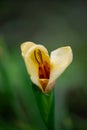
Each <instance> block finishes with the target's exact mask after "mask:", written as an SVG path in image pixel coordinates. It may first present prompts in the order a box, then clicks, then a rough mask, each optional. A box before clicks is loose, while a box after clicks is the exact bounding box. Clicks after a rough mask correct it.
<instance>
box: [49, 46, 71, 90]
mask: <svg viewBox="0 0 87 130" xmlns="http://www.w3.org/2000/svg"><path fill="white" fill-rule="evenodd" d="M72 58H73V55H72V50H71V47H69V46H66V47H61V48H58V49H56V50H54V51H52V52H51V58H50V62H51V72H50V80H49V83H48V87H47V89H48V88H49V87H50V84H52V83H53V82H55V80H56V79H57V78H58V77H59V76H60V74H61V73H63V71H64V70H65V69H66V68H67V67H68V65H69V64H70V63H71V62H72Z"/></svg>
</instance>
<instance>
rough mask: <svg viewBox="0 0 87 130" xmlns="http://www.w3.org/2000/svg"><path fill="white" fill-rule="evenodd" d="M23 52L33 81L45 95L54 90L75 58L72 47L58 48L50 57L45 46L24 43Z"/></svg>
mask: <svg viewBox="0 0 87 130" xmlns="http://www.w3.org/2000/svg"><path fill="white" fill-rule="evenodd" d="M21 51H22V56H23V58H24V61H25V65H26V67H27V70H28V73H29V75H30V78H31V81H32V82H33V83H34V84H35V85H37V86H38V87H39V88H40V89H41V90H42V92H43V93H48V92H50V91H51V90H52V89H53V88H54V84H55V82H56V80H57V78H58V77H59V76H60V75H61V74H62V73H63V72H64V70H65V69H66V68H67V67H68V65H69V64H70V63H71V62H72V58H73V55H72V49H71V47H70V46H65V47H60V48H57V49H56V50H53V51H52V52H51V54H50V56H49V54H48V50H47V49H46V48H45V47H44V46H43V45H39V44H35V43H33V42H24V43H22V44H21Z"/></svg>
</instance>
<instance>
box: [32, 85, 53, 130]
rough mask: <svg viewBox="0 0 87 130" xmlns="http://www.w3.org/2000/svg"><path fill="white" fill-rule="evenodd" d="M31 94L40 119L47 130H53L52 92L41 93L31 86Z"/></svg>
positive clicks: (34, 86)
mask: <svg viewBox="0 0 87 130" xmlns="http://www.w3.org/2000/svg"><path fill="white" fill-rule="evenodd" d="M32 88H33V93H34V95H35V99H36V102H37V105H38V109H39V111H40V114H41V117H42V119H43V121H44V123H45V125H46V127H47V129H48V130H51V129H52V130H54V117H55V116H54V114H55V100H54V91H51V92H50V93H48V94H44V93H42V91H41V90H40V89H39V88H38V87H37V86H36V85H35V84H32Z"/></svg>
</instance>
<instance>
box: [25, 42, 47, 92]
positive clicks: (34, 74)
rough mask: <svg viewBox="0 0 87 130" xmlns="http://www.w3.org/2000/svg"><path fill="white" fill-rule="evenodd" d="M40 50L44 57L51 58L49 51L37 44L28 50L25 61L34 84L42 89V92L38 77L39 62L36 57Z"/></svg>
mask: <svg viewBox="0 0 87 130" xmlns="http://www.w3.org/2000/svg"><path fill="white" fill-rule="evenodd" d="M38 49H39V50H40V51H41V52H42V53H43V54H44V56H46V58H47V57H49V55H48V51H47V49H46V48H45V47H44V46H42V45H36V44H35V45H33V46H31V48H29V50H27V52H26V53H25V55H24V60H25V64H26V67H27V70H28V73H29V75H30V78H31V80H32V82H33V83H34V84H36V85H37V86H38V87H40V89H41V90H42V86H41V84H40V81H39V76H38V62H37V60H36V59H35V55H34V52H35V51H36V50H38ZM44 58H45V57H44Z"/></svg>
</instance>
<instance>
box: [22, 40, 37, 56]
mask: <svg viewBox="0 0 87 130" xmlns="http://www.w3.org/2000/svg"><path fill="white" fill-rule="evenodd" d="M34 45H35V43H33V42H24V43H22V44H21V51H22V56H23V57H24V56H25V55H26V53H27V52H28V50H29V49H30V48H31V47H32V46H34Z"/></svg>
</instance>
